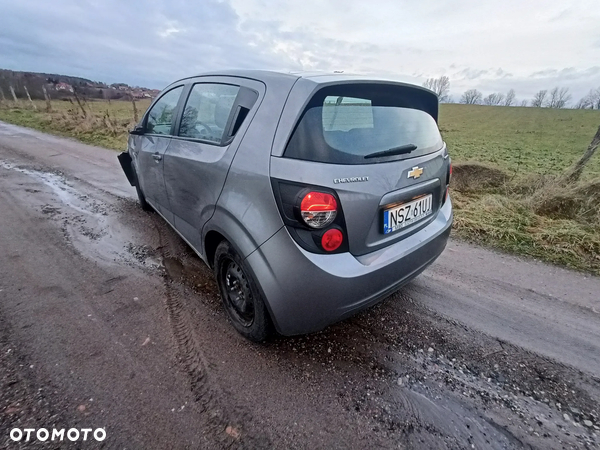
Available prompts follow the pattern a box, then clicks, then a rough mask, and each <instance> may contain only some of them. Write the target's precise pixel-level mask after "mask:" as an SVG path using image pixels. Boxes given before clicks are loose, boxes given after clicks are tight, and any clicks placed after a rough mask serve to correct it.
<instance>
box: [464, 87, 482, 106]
mask: <svg viewBox="0 0 600 450" xmlns="http://www.w3.org/2000/svg"><path fill="white" fill-rule="evenodd" d="M481 97H482V95H481V92H479V91H478V90H477V89H469V90H468V91H465V92H464V94H463V95H462V97H461V98H460V102H461V103H464V104H465V105H480V104H481Z"/></svg>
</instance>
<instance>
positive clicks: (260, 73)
mask: <svg viewBox="0 0 600 450" xmlns="http://www.w3.org/2000/svg"><path fill="white" fill-rule="evenodd" d="M206 76H213V77H214V76H230V77H239V78H249V79H254V80H258V81H262V82H264V83H265V84H269V82H275V81H277V80H278V79H282V78H287V79H290V78H293V79H299V78H303V79H305V80H307V81H311V82H313V83H315V84H325V83H342V82H349V81H359V82H367V81H373V82H391V83H396V84H401V85H405V86H411V87H418V88H421V89H422V90H425V91H429V89H426V88H423V87H421V86H419V85H418V84H415V83H412V82H407V81H403V80H401V78H402V77H400V76H393V75H392V76H390V75H359V74H351V73H344V72H341V71H339V72H338V71H336V72H320V71H304V72H284V71H272V70H254V69H230V70H221V71H214V72H206V73H201V74H198V75H194V76H190V77H186V78H184V79H183V80H187V79H192V78H200V77H206ZM183 80H178V81H183ZM430 92H431V91H430Z"/></svg>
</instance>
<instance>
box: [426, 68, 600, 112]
mask: <svg viewBox="0 0 600 450" xmlns="http://www.w3.org/2000/svg"><path fill="white" fill-rule="evenodd" d="M423 86H424V87H426V88H427V89H430V90H432V91H433V92H435V93H436V94H437V96H438V98H439V100H440V103H454V99H453V98H452V97H451V96H450V79H449V78H448V77H447V76H445V75H444V76H441V77H439V78H428V79H427V81H425V82H424V83H423ZM572 99H573V96H572V95H571V94H570V93H569V88H565V87H555V88H553V89H551V90H548V89H541V90H539V91H538V92H536V93H535V95H534V96H533V98H532V99H531V100H520V101H519V100H517V99H516V93H515V90H514V89H510V90H509V91H508V92H507V93H506V94H504V93H501V92H494V93H491V94H489V95H487V96H485V97H484V96H483V94H482V93H481V92H480V91H479V90H477V89H468V90H466V91H465V92H463V94H462V95H461V97H460V100H459V101H458V103H463V104H466V105H490V106H531V107H535V108H556V109H560V108H567V107H568V106H569V103H570V102H571V100H572ZM572 108H575V109H600V87H598V88H597V89H591V90H590V92H589V93H588V94H586V95H585V96H584V97H582V98H581V99H580V100H579V101H578V102H577V103H575V104H574V105H573V106H572Z"/></svg>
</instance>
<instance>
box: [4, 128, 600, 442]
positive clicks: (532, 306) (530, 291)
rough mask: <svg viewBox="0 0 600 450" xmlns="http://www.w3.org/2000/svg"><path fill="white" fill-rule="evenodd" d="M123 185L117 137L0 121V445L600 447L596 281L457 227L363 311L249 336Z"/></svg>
mask: <svg viewBox="0 0 600 450" xmlns="http://www.w3.org/2000/svg"><path fill="white" fill-rule="evenodd" d="M134 194H135V192H134V190H133V189H132V188H131V187H130V186H129V185H128V184H127V182H126V180H125V177H124V176H123V174H122V173H121V171H120V168H119V167H118V163H117V159H116V153H115V152H113V151H109V150H105V149H100V148H94V147H90V146H85V145H82V144H79V143H76V142H74V141H70V140H65V139H61V138H56V137H51V136H47V135H44V134H41V133H37V132H34V131H30V130H26V129H23V128H20V127H16V126H12V125H7V124H4V123H0V448H9V449H10V448H21V447H22V448H29V447H32V448H35V447H36V446H39V447H44V444H43V443H37V442H29V443H24V442H20V443H16V442H13V441H12V440H11V439H10V437H9V431H10V430H11V429H13V428H15V427H17V428H20V429H24V428H28V427H29V428H36V429H38V428H42V427H45V428H52V427H54V428H98V427H103V428H105V429H106V433H107V438H106V440H105V441H104V442H103V443H102V444H99V443H97V442H92V441H88V442H85V443H84V442H78V443H76V444H72V445H75V446H76V447H78V448H95V447H97V446H104V447H105V448H361V449H362V448H377V447H381V448H427V449H429V448H448V449H450V448H452V449H454V448H499V449H501V448H540V449H552V448H557V449H558V448H595V447H597V446H598V444H599V442H600V435H599V433H600V431H599V430H600V428H599V427H600V417H599V408H598V404H599V400H600V378H599V377H598V376H599V375H600V279H598V278H594V277H590V276H586V275H584V274H579V273H574V272H570V271H567V270H563V269H560V268H556V267H551V266H547V265H544V264H541V263H537V262H533V261H527V260H523V259H519V258H515V257H512V256H507V255H502V254H498V253H495V252H492V251H488V250H484V249H481V248H477V247H472V246H469V245H466V244H464V243H460V242H456V241H452V242H451V243H450V244H449V247H448V249H447V250H446V252H445V253H444V254H443V256H442V257H441V258H440V259H439V261H438V262H436V264H435V265H434V266H433V267H431V268H430V269H428V270H427V271H426V272H425V273H423V274H422V275H421V276H420V277H419V278H417V279H416V280H415V281H414V282H412V283H411V284H410V285H408V286H407V287H406V288H405V289H403V290H402V291H400V292H398V293H396V294H394V295H392V296H391V297H390V298H388V299H387V300H386V301H384V302H383V303H382V304H380V305H379V306H377V307H376V308H373V309H371V310H369V311H367V312H365V313H363V314H360V315H358V316H356V317H354V318H352V319H350V320H348V321H345V322H343V323H340V324H337V325H334V326H332V327H330V328H328V329H327V330H325V331H323V332H321V333H316V334H313V335H310V336H304V337H296V338H281V337H279V338H273V339H272V340H270V341H269V342H267V343H265V344H262V345H255V344H251V343H249V342H246V341H245V340H243V339H242V338H241V337H240V336H238V335H237V334H236V332H235V331H234V330H233V328H232V327H231V326H230V325H229V324H228V323H227V317H226V315H225V313H224V311H223V310H222V308H221V306H220V300H219V297H218V294H217V292H216V285H215V283H214V282H213V280H212V276H211V273H210V271H209V270H208V268H206V267H205V266H204V265H203V263H202V262H201V261H200V260H199V259H198V258H197V257H196V256H195V254H194V253H193V252H192V251H191V250H189V249H188V248H187V247H186V245H185V244H184V243H183V242H182V241H181V239H179V238H178V237H177V235H176V234H175V233H174V232H173V231H172V230H170V229H169V228H168V226H167V225H166V224H165V223H164V222H163V221H162V219H161V218H160V217H159V216H158V215H156V214H147V213H144V212H142V211H141V210H140V209H139V208H138V207H137V204H136V202H135V200H134ZM68 445H71V444H70V443H69V442H66V441H65V442H63V443H61V446H65V447H66V446H68ZM46 447H47V444H46ZM46 447H44V448H46Z"/></svg>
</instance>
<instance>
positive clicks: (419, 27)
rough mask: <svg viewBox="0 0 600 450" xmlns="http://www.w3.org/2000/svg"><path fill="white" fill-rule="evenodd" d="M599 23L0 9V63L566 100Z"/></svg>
mask: <svg viewBox="0 0 600 450" xmlns="http://www.w3.org/2000/svg"><path fill="white" fill-rule="evenodd" d="M599 22H600V9H599V8H597V0H576V1H574V2H571V3H570V4H569V6H568V7H565V6H564V2H562V1H559V0H530V1H527V2H523V1H522V0H506V1H505V2H502V4H497V3H493V2H492V3H490V2H487V3H486V2H481V1H479V0H456V1H454V2H439V1H437V0H420V1H416V0H379V1H378V2H365V1H364V0H344V1H342V0H331V1H329V2H322V1H321V0H304V1H302V2H283V1H279V2H276V1H266V0H203V1H201V2H189V1H183V0H170V1H167V0H153V1H150V2H148V1H142V0H130V1H127V2H123V1H117V0H80V1H78V2H71V1H67V0H53V1H52V2H39V1H37V0H20V1H18V2H3V4H2V6H0V55H1V59H0V65H1V66H2V67H3V68H8V69H14V70H31V71H43V72H54V73H64V74H70V75H78V76H84V77H87V78H92V79H95V80H102V81H106V82H115V81H124V82H127V83H130V84H139V85H145V86H148V87H162V86H165V85H166V84H168V83H169V82H171V81H173V80H174V79H177V78H181V77H184V76H189V75H193V74H196V73H201V72H204V71H210V70H218V69H224V68H262V69H279V70H325V71H333V70H344V71H345V72H356V73H369V74H381V75H384V76H386V77H388V78H398V79H403V80H406V81H410V80H412V81H414V82H417V83H421V82H422V81H424V80H425V79H426V78H429V77H438V76H441V75H447V76H449V77H450V82H451V91H452V93H453V95H454V96H455V98H458V97H460V94H461V93H462V92H464V90H466V89H469V88H477V89H480V90H482V91H484V93H485V94H487V93H490V92H496V91H499V90H508V89H509V88H514V89H515V90H517V94H518V95H522V96H530V95H532V94H533V93H534V92H535V91H537V90H539V89H546V88H552V87H553V86H554V85H561V86H562V85H565V86H566V87H570V88H571V91H572V92H573V95H574V97H575V96H580V95H581V96H582V95H584V94H585V93H586V92H587V91H588V90H589V89H590V88H591V87H597V86H600V73H599V72H598V67H597V63H596V61H600V34H599V32H598V25H597V24H598V23H599ZM520 91H521V92H522V93H520Z"/></svg>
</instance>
